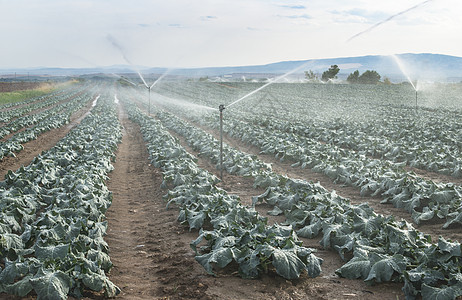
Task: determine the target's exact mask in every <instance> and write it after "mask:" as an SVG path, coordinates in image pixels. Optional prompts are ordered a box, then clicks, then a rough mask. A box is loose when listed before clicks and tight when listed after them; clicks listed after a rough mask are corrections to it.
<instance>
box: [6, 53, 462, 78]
mask: <svg viewBox="0 0 462 300" xmlns="http://www.w3.org/2000/svg"><path fill="white" fill-rule="evenodd" d="M396 57H398V60H399V61H400V62H401V65H402V68H400V67H399V66H398V64H397V62H396V60H395V59H393V58H392V57H391V56H381V55H368V56H358V57H341V58H327V59H315V60H314V59H313V60H300V61H283V62H276V63H271V64H266V65H255V66H239V67H210V68H184V69H174V70H170V71H169V75H176V76H186V77H203V76H209V77H216V76H225V75H227V76H226V77H242V76H246V75H247V76H248V77H272V76H277V75H281V74H285V73H287V72H291V71H293V70H294V69H296V68H300V69H299V70H297V71H296V72H294V73H293V74H292V77H294V76H297V77H298V78H303V72H304V71H308V70H312V71H313V72H314V73H317V74H319V77H320V74H322V72H323V71H325V70H327V69H328V68H329V67H330V66H331V65H334V64H336V65H338V66H339V67H340V73H339V74H338V76H339V78H341V79H345V78H346V77H347V76H348V75H349V74H350V73H352V72H354V71H355V70H359V72H360V73H362V72H364V71H366V70H375V71H377V72H378V73H379V74H380V75H381V76H382V79H383V78H384V77H388V78H389V79H390V80H392V81H394V82H397V81H405V80H407V79H406V74H407V75H408V76H409V77H410V78H411V79H412V80H419V79H425V80H438V81H461V80H462V57H457V56H449V55H442V54H431V53H420V54H412V53H407V54H398V55H396ZM137 68H138V69H139V70H140V71H141V72H142V73H145V74H146V73H149V74H163V73H165V72H166V71H167V70H166V69H165V68H150V67H137ZM14 72H18V73H22V74H30V75H44V74H47V75H51V76H77V75H84V74H98V73H105V74H110V73H115V74H122V73H134V71H133V68H132V67H131V66H129V65H117V66H110V67H98V68H46V67H43V68H31V69H9V70H0V78H1V77H2V75H1V74H7V73H10V74H12V73H14Z"/></svg>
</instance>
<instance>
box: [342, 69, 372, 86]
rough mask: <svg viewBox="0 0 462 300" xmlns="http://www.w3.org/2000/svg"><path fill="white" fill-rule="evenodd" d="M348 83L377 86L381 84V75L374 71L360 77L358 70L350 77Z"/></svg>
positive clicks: (366, 72) (368, 71)
mask: <svg viewBox="0 0 462 300" xmlns="http://www.w3.org/2000/svg"><path fill="white" fill-rule="evenodd" d="M347 81H348V82H349V83H362V84H377V83H379V82H380V75H379V73H377V71H373V70H372V71H371V70H367V71H365V72H364V73H362V74H361V75H359V71H358V70H356V71H354V72H353V73H351V74H350V75H348V78H347Z"/></svg>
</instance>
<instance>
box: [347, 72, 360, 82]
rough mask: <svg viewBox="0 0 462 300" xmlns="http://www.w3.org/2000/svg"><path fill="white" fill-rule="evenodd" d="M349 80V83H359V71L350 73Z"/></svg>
mask: <svg viewBox="0 0 462 300" xmlns="http://www.w3.org/2000/svg"><path fill="white" fill-rule="evenodd" d="M347 81H348V82H349V83H358V82H359V71H358V70H356V71H354V72H353V73H351V74H350V75H348V78H347Z"/></svg>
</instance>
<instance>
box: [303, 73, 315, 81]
mask: <svg viewBox="0 0 462 300" xmlns="http://www.w3.org/2000/svg"><path fill="white" fill-rule="evenodd" d="M305 78H306V79H307V80H309V81H316V80H318V76H317V75H316V74H314V72H313V70H309V71H305Z"/></svg>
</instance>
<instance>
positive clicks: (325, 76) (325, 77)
mask: <svg viewBox="0 0 462 300" xmlns="http://www.w3.org/2000/svg"><path fill="white" fill-rule="evenodd" d="M338 72H340V68H339V67H338V66H337V65H331V66H330V68H329V69H328V70H327V71H324V72H323V73H322V76H321V80H322V81H324V82H327V81H329V79H335V78H337V74H338Z"/></svg>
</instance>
